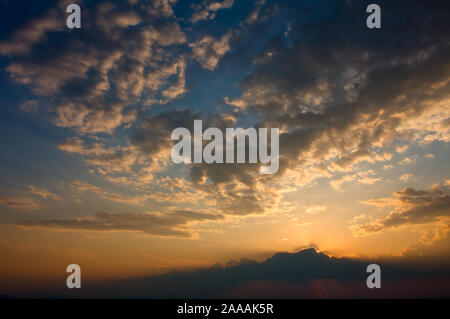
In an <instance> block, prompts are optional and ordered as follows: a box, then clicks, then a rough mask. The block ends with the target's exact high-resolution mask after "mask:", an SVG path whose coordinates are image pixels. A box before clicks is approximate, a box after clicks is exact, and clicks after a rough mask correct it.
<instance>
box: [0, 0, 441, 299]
mask: <svg viewBox="0 0 450 319" xmlns="http://www.w3.org/2000/svg"><path fill="white" fill-rule="evenodd" d="M72 2H75V1H66V0H59V1H56V0H52V1H50V0H45V1H44V0H42V1H21V0H14V1H12V0H2V1H0V21H1V23H0V25H1V28H0V96H1V99H0V114H1V115H0V147H1V149H2V151H1V153H0V255H1V260H2V262H1V263H0V295H6V296H27V297H36V296H71V294H76V296H94V297H103V296H117V295H114V294H115V293H118V292H121V293H122V294H121V295H120V297H171V296H182V297H195V296H197V297H198V296H200V297H216V296H227V297H236V296H238V297H255V296H257V297H261V292H262V291H270V292H271V293H272V292H273V295H264V296H263V297H279V296H282V297H354V296H359V297H361V296H362V297H370V296H372V295H370V294H371V292H370V291H369V290H367V288H366V287H365V277H366V273H365V267H366V266H367V264H369V263H378V264H380V266H381V269H382V271H383V274H384V273H385V272H384V270H385V271H386V276H385V278H386V285H385V286H383V287H385V288H384V290H383V289H381V290H382V291H381V292H380V291H378V292H372V293H373V294H375V295H373V296H378V297H379V296H384V297H405V296H406V297H423V296H446V297H449V296H450V290H449V287H450V284H449V283H450V274H449V272H448V270H449V269H450V267H449V266H450V253H449V252H450V250H449V248H450V240H449V230H450V226H449V225H450V196H449V194H450V169H449V164H448V163H449V160H448V159H449V155H450V151H449V141H450V120H449V109H450V103H449V102H450V23H449V21H450V19H449V18H450V10H449V9H450V4H449V3H448V1H434V2H433V3H432V4H430V3H429V2H426V1H395V2H393V1H376V2H374V1H371V2H370V1H354V0H353V1H352V0H347V1H337V0H336V1H332V0H327V1H325V0H316V1H311V0H310V1H307V0H297V1H293V0H292V1H288V0H278V1H276V0H258V1H243V0H211V1H206V0H205V1H181V0H179V1H177V0H127V1H126V0H123V1H103V0H98V1H93V0H92V1H89V0H84V1H76V3H77V4H79V5H80V8H81V28H79V29H78V28H75V29H69V28H68V27H67V26H66V19H67V17H68V14H67V13H66V7H67V5H68V4H70V3H72ZM372 2H374V3H377V4H378V5H379V7H380V8H381V28H373V29H370V28H368V27H367V25H366V19H367V17H368V16H369V14H370V13H367V12H366V8H367V6H368V5H369V4H370V3H372ZM194 120H202V121H203V127H204V128H207V127H217V128H219V129H223V130H225V128H236V127H243V128H251V127H255V128H279V132H280V136H279V145H280V150H279V170H278V171H277V173H276V174H272V175H270V174H261V173H260V170H261V167H262V164H261V163H256V164H252V163H242V164H241V163H239V164H237V163H236V164H219V163H214V164H207V163H196V164H189V163H183V164H175V163H174V162H173V161H172V160H171V156H170V154H171V150H172V147H173V145H174V143H173V142H172V140H171V132H172V131H173V130H174V129H175V128H177V127H185V128H188V129H189V130H191V131H192V129H193V124H194ZM311 247H313V248H311ZM69 264H78V265H80V267H81V269H82V274H83V283H85V284H83V287H86V289H81V290H80V291H77V292H73V291H68V290H67V289H65V280H66V277H67V273H66V271H65V270H66V266H67V265H69ZM297 266H298V267H297ZM297 268H301V269H306V271H304V272H298V271H297ZM383 269H384V270H383ZM280 273H282V274H280ZM223 278H228V279H229V280H226V281H224V280H223ZM383 278H384V277H383ZM214 280H216V281H217V282H216V284H217V285H216V287H217V288H216V290H214V291H213V290H210V289H208V286H207V283H211V282H214ZM179 281H181V282H183V283H184V285H177V284H175V283H176V282H179ZM411 285H413V286H414V285H415V286H414V287H417V289H413V292H412V291H411V289H410V290H409V291H408V289H405V287H411ZM155 286H156V287H163V288H160V289H159V290H156V289H155V288H154V287H155ZM117 287H121V288H120V289H118V288H117ZM151 287H153V288H151ZM193 287H197V288H198V289H197V288H196V289H194V288H193ZM262 287H264V289H263V288H262ZM267 288H269V289H267Z"/></svg>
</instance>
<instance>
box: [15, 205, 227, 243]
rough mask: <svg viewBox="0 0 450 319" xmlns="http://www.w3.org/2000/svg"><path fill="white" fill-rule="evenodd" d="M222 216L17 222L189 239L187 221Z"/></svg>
mask: <svg viewBox="0 0 450 319" xmlns="http://www.w3.org/2000/svg"><path fill="white" fill-rule="evenodd" d="M222 218H223V216H221V215H212V214H205V213H197V212H191V211H181V210H180V211H174V212H170V213H162V214H156V213H144V214H133V213H126V214H112V213H99V214H96V215H94V216H91V217H87V218H83V219H52V220H28V221H23V222H20V223H17V224H16V225H18V226H23V227H45V228H52V229H62V230H84V231H137V232H142V233H145V234H148V235H153V236H163V237H181V238H189V237H192V236H193V233H192V231H191V230H190V229H189V227H187V224H188V223H193V222H202V221H214V220H220V219H222Z"/></svg>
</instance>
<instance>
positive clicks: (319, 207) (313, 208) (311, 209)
mask: <svg viewBox="0 0 450 319" xmlns="http://www.w3.org/2000/svg"><path fill="white" fill-rule="evenodd" d="M325 210H327V206H325V205H313V206H309V207H307V208H306V210H305V212H306V213H308V214H317V213H319V212H323V211H325Z"/></svg>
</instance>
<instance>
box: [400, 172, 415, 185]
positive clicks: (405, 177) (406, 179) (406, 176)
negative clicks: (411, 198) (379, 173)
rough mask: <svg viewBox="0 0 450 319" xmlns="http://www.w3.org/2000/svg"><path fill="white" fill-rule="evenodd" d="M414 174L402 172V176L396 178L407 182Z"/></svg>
mask: <svg viewBox="0 0 450 319" xmlns="http://www.w3.org/2000/svg"><path fill="white" fill-rule="evenodd" d="M413 176H414V175H413V174H403V175H402V176H400V177H399V178H398V179H399V180H401V181H402V182H405V183H406V182H407V181H409V180H410V179H411V178H412V177H413Z"/></svg>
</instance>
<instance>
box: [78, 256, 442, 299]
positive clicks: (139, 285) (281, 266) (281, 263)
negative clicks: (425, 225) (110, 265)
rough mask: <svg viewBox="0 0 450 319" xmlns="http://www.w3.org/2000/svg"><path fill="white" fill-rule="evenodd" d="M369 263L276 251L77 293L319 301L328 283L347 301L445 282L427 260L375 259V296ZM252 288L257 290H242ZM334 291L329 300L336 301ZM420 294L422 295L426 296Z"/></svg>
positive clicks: (439, 291)
mask: <svg viewBox="0 0 450 319" xmlns="http://www.w3.org/2000/svg"><path fill="white" fill-rule="evenodd" d="M409 261H411V260H409ZM370 263H372V262H370V261H363V260H356V259H349V258H336V257H331V256H328V255H326V254H324V253H321V252H318V251H316V250H315V249H314V248H310V249H304V250H300V251H299V252H296V253H277V254H275V255H273V256H272V257H270V258H268V259H267V260H265V261H262V262H256V261H253V260H249V259H243V260H241V261H240V262H232V263H229V264H228V265H227V266H222V265H215V266H213V267H210V268H205V269H198V270H194V271H191V272H181V271H177V272H170V273H167V274H163V275H157V276H150V277H140V278H136V279H127V280H116V281H112V282H105V283H97V284H90V285H86V286H85V288H84V289H83V292H82V295H83V296H102V297H105V296H110V297H134V298H137V297H153V298H168V297H169V298H186V297H189V298H205V297H207V298H220V297H225V296H226V297H246V298H252V297H255V296H261V295H264V294H261V291H260V290H259V291H258V289H263V290H266V289H271V287H272V288H273V287H278V288H279V287H280V285H281V286H283V285H284V287H288V288H289V287H291V288H290V289H288V290H286V292H283V296H284V297H287V298H289V297H295V296H302V297H312V296H315V297H324V296H327V292H326V291H322V294H321V293H320V292H318V291H314V290H316V289H314V285H315V284H314V283H316V282H327V281H328V282H330V284H331V286H333V285H335V286H336V285H337V286H339V287H342V288H347V289H344V290H339V293H340V294H341V296H342V294H344V293H345V294H346V296H347V297H358V296H360V297H361V296H366V297H367V296H370V295H372V296H374V295H375V296H383V294H385V295H388V294H389V292H390V290H389V288H388V287H389V282H390V281H392V280H408V279H411V278H414V279H415V280H418V281H420V280H425V281H427V280H430V282H433V280H435V279H438V280H441V281H442V280H443V281H444V282H448V281H449V279H450V272H449V270H448V264H446V263H445V262H444V263H442V262H441V263H435V262H434V261H431V260H429V259H428V262H424V261H423V260H416V263H415V264H414V263H412V264H411V263H407V262H406V260H404V259H402V258H399V259H398V260H377V263H379V264H380V265H381V269H382V287H384V286H385V287H386V288H385V289H384V290H383V288H382V289H379V291H378V293H379V294H375V292H374V291H373V290H369V289H368V288H367V287H366V278H367V276H368V274H367V273H366V268H367V265H368V264H370ZM253 284H254V285H255V287H256V288H257V289H248V287H252V285H253ZM292 287H293V288H292ZM325 287H326V286H325ZM325 287H324V288H325ZM348 287H350V289H348ZM413 287H414V288H417V289H420V284H419V285H417V286H409V289H413ZM316 288H319V287H316ZM334 288H336V287H334ZM325 290H326V289H325ZM346 290H350V291H346ZM369 292H372V294H370V293H369ZM277 293H279V291H278V292H277V291H275V290H271V291H270V296H271V297H272V298H273V297H274V296H276V294H277ZM339 293H338V294H336V295H335V297H339ZM402 293H403V294H400V295H397V296H396V297H399V296H404V295H407V289H404V290H403V292H402ZM422 293H423V295H426V293H427V292H425V291H423V292H422ZM434 294H435V296H436V295H438V296H448V295H450V291H449V290H448V287H447V289H444V292H442V289H441V287H435V290H434ZM418 295H420V292H419V293H418Z"/></svg>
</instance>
